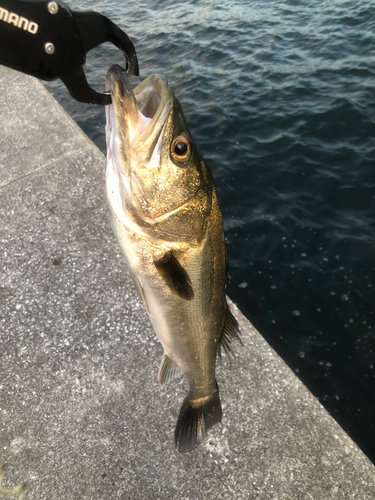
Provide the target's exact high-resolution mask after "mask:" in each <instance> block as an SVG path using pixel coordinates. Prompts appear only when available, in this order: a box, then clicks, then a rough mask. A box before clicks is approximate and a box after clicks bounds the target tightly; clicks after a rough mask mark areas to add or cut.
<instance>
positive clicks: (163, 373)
mask: <svg viewBox="0 0 375 500" xmlns="http://www.w3.org/2000/svg"><path fill="white" fill-rule="evenodd" d="M180 375H182V370H181V368H180V367H179V366H178V365H176V363H174V362H173V361H172V360H171V358H169V357H168V356H167V355H166V354H163V359H162V360H161V364H160V368H159V373H158V382H159V384H160V385H161V387H164V386H165V385H167V384H169V382H171V381H172V380H174V379H175V378H177V377H179V376H180Z"/></svg>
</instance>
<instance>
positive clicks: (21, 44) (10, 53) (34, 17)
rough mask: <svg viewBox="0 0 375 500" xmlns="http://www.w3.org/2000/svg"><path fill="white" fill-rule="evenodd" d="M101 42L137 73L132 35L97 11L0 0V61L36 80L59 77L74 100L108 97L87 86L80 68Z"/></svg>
mask: <svg viewBox="0 0 375 500" xmlns="http://www.w3.org/2000/svg"><path fill="white" fill-rule="evenodd" d="M104 42H111V43H113V44H114V45H115V46H116V47H118V48H119V49H120V50H121V51H122V53H123V54H124V56H125V60H126V71H127V73H128V75H129V76H133V75H135V76H137V75H138V74H139V68H138V60H137V55H136V52H135V48H134V45H133V43H132V41H131V40H130V38H129V37H128V36H127V35H126V33H124V32H123V31H122V30H121V29H120V28H119V27H118V26H116V25H115V24H114V23H113V22H112V21H110V20H109V19H108V18H106V17H105V16H103V15H101V14H99V13H98V12H92V11H90V12H74V11H72V10H70V9H69V7H68V6H67V5H66V4H64V3H63V2H56V1H49V0H31V1H30V0H23V1H21V0H0V64H3V65H5V66H9V67H10V68H13V69H16V70H18V71H21V72H23V73H27V74H28V75H32V76H35V77H37V78H40V79H41V80H56V79H57V78H60V79H61V80H62V81H63V82H64V84H65V85H66V87H67V89H68V90H69V92H70V94H71V96H72V97H73V98H74V99H76V100H77V101H80V102H86V103H89V104H99V105H106V104H110V103H111V96H110V94H109V93H108V92H107V93H106V92H104V93H101V92H97V91H96V90H94V89H93V88H91V87H90V85H89V84H88V83H87V80H86V76H85V73H84V71H83V66H84V64H85V62H86V54H87V52H89V51H90V50H91V49H93V48H94V47H97V46H98V45H100V44H102V43H104Z"/></svg>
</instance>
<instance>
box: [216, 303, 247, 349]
mask: <svg viewBox="0 0 375 500" xmlns="http://www.w3.org/2000/svg"><path fill="white" fill-rule="evenodd" d="M240 335H241V333H240V330H239V328H238V323H237V320H236V318H235V317H234V316H233V314H232V313H231V312H230V309H229V306H228V304H227V314H226V318H225V324H224V328H223V331H222V334H221V338H220V341H219V348H218V354H219V357H220V358H221V349H222V348H223V349H224V351H225V354H226V355H227V356H228V358H229V357H230V355H231V354H232V349H231V346H230V343H231V342H232V340H233V339H234V340H237V341H238V342H239V343H240V344H241V345H243V344H242V340H241V337H240Z"/></svg>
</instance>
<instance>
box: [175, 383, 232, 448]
mask: <svg viewBox="0 0 375 500" xmlns="http://www.w3.org/2000/svg"><path fill="white" fill-rule="evenodd" d="M222 416H223V413H222V410H221V403H220V398H219V387H218V385H217V383H216V389H215V391H214V393H213V394H212V395H211V397H210V398H209V399H208V400H207V398H204V400H203V404H201V405H200V406H197V405H196V401H194V400H191V399H189V397H187V398H185V401H184V402H183V404H182V407H181V410H180V415H179V417H178V421H177V425H176V430H175V433H174V441H175V445H176V447H178V451H179V452H180V453H186V452H188V451H192V450H194V448H196V447H197V446H199V445H200V444H201V442H202V440H203V438H204V437H205V436H206V434H207V431H208V430H209V429H211V427H213V426H214V425H215V424H217V423H218V422H221V418H222Z"/></svg>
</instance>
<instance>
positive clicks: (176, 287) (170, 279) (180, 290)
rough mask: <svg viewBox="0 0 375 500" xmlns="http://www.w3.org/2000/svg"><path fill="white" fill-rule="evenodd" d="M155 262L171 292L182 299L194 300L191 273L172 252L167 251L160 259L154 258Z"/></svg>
mask: <svg viewBox="0 0 375 500" xmlns="http://www.w3.org/2000/svg"><path fill="white" fill-rule="evenodd" d="M154 264H155V267H156V269H157V270H158V272H159V274H160V276H161V277H162V278H163V279H164V281H165V283H166V285H167V286H168V288H169V289H170V290H171V292H173V293H174V294H175V295H178V296H179V297H181V299H185V300H192V299H193V298H194V291H193V287H192V286H191V281H190V278H189V275H188V273H187V272H186V270H185V269H184V268H183V267H182V265H181V264H180V263H179V261H178V260H177V259H176V257H175V256H174V255H173V253H172V252H167V253H166V254H165V255H163V257H161V258H160V259H157V260H154Z"/></svg>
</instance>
